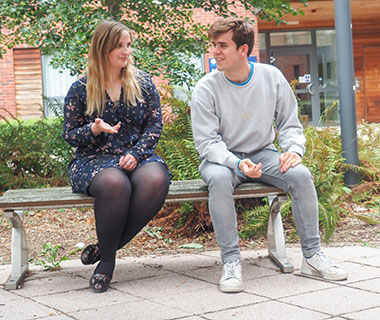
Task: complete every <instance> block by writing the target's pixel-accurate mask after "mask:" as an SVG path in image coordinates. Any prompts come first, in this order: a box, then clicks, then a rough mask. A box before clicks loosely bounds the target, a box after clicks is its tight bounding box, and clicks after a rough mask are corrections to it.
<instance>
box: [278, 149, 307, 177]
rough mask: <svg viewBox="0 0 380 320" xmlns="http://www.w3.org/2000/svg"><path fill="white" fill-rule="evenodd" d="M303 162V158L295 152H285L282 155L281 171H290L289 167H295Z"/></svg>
mask: <svg viewBox="0 0 380 320" xmlns="http://www.w3.org/2000/svg"><path fill="white" fill-rule="evenodd" d="M301 162H302V158H301V156H300V155H299V154H298V153H295V152H284V153H282V154H281V156H280V171H281V172H282V173H284V172H286V171H288V169H289V168H294V167H295V166H297V165H299V164H300V163H301Z"/></svg>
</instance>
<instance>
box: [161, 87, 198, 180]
mask: <svg viewBox="0 0 380 320" xmlns="http://www.w3.org/2000/svg"><path fill="white" fill-rule="evenodd" d="M161 101H162V104H163V105H169V106H171V108H172V110H173V113H174V115H175V118H174V120H173V123H172V124H170V125H165V126H164V129H163V131H162V134H161V138H160V142H159V144H158V146H157V149H156V153H157V154H159V155H160V156H161V157H162V158H163V159H165V161H166V163H167V164H168V166H169V168H170V170H171V172H172V175H173V180H186V179H198V178H199V177H200V176H199V173H198V166H199V155H198V153H197V151H196V150H195V147H194V142H193V133H192V128H191V118H190V107H189V105H188V103H187V102H185V101H182V100H179V99H177V98H175V97H174V93H173V89H171V88H167V91H166V92H165V93H164V94H161Z"/></svg>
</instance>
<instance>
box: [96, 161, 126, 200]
mask: <svg viewBox="0 0 380 320" xmlns="http://www.w3.org/2000/svg"><path fill="white" fill-rule="evenodd" d="M130 188H131V185H130V182H129V179H128V177H127V176H126V175H125V173H124V172H123V171H122V170H119V169H117V168H107V169H103V170H102V171H101V172H99V173H98V174H97V175H96V176H95V177H94V179H93V180H92V182H91V184H90V186H89V192H90V194H92V195H93V196H96V195H99V194H103V195H104V194H109V195H112V196H115V197H119V196H121V195H123V194H125V193H128V192H130Z"/></svg>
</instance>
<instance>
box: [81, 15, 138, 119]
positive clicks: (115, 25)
mask: <svg viewBox="0 0 380 320" xmlns="http://www.w3.org/2000/svg"><path fill="white" fill-rule="evenodd" d="M127 33H128V34H129V35H130V37H131V41H133V38H132V32H131V30H130V29H129V28H128V27H126V26H125V25H123V24H122V23H120V22H115V21H103V22H102V23H100V24H99V25H98V26H97V27H96V29H95V32H94V35H93V36H92V40H91V45H90V50H89V53H88V70H87V114H90V115H91V114H93V113H94V112H95V111H97V113H98V115H101V114H102V113H103V110H104V102H105V101H106V95H105V70H106V64H107V61H108V60H107V58H108V54H109V53H110V52H111V51H112V50H113V49H115V48H116V46H117V44H118V43H119V40H120V38H121V37H123V36H124V35H125V34H127ZM136 70H137V69H136V68H135V67H134V65H133V60H132V56H129V60H128V63H127V66H126V67H125V68H123V69H122V70H121V80H122V83H123V90H124V99H125V102H126V103H129V104H130V105H133V106H135V105H136V99H137V100H141V99H142V93H141V87H140V84H139V82H138V80H137V74H136Z"/></svg>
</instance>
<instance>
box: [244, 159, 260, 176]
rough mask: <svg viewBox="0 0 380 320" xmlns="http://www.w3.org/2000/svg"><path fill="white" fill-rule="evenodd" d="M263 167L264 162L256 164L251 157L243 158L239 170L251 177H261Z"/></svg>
mask: <svg viewBox="0 0 380 320" xmlns="http://www.w3.org/2000/svg"><path fill="white" fill-rule="evenodd" d="M261 167H262V163H259V164H254V163H253V162H252V161H251V160H249V159H243V160H241V161H240V162H239V170H240V171H241V172H243V173H244V174H245V175H246V176H247V177H250V178H260V177H261V175H262V174H263V172H262V171H261Z"/></svg>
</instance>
